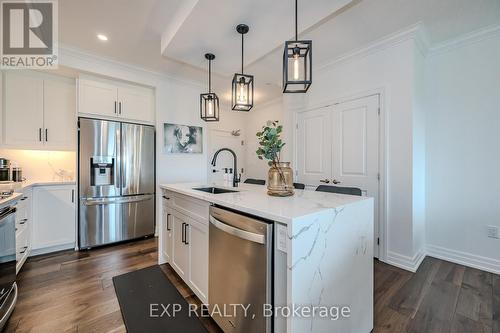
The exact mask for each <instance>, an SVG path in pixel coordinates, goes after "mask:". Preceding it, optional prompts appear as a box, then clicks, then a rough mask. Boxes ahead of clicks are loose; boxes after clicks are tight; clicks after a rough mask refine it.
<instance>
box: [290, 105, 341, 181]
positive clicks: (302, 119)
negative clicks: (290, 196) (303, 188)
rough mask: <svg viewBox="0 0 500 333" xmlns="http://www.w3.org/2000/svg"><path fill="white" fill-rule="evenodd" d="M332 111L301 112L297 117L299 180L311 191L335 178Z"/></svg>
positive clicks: (325, 109)
mask: <svg viewBox="0 0 500 333" xmlns="http://www.w3.org/2000/svg"><path fill="white" fill-rule="evenodd" d="M331 117H332V116H331V109H330V108H321V109H317V110H312V111H306V112H301V113H299V114H298V117H297V166H296V169H297V174H298V175H297V180H298V181H300V182H301V183H304V184H306V185H308V186H311V187H316V186H317V185H318V184H322V183H324V182H326V181H328V179H330V177H331V175H332V143H331V131H332V128H331Z"/></svg>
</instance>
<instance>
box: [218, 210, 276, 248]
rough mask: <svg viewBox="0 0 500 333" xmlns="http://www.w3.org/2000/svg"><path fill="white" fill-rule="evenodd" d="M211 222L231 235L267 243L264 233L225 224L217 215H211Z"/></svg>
mask: <svg viewBox="0 0 500 333" xmlns="http://www.w3.org/2000/svg"><path fill="white" fill-rule="evenodd" d="M210 223H212V225H213V226H214V227H216V228H218V229H220V230H222V231H224V232H226V233H228V234H230V235H233V236H236V237H238V238H242V239H246V240H247V241H250V242H254V243H259V244H265V243H266V238H265V237H264V235H259V234H256V233H253V232H250V231H246V230H242V229H238V228H235V227H232V226H230V225H227V224H225V223H224V222H222V221H219V220H217V219H216V218H215V217H213V216H212V215H210Z"/></svg>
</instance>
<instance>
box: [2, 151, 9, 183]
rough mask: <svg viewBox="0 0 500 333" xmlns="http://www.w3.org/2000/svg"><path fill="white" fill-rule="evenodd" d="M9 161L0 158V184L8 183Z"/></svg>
mask: <svg viewBox="0 0 500 333" xmlns="http://www.w3.org/2000/svg"><path fill="white" fill-rule="evenodd" d="M10 181H11V179H10V161H9V160H8V159H6V158H3V157H0V182H2V183H4V182H10Z"/></svg>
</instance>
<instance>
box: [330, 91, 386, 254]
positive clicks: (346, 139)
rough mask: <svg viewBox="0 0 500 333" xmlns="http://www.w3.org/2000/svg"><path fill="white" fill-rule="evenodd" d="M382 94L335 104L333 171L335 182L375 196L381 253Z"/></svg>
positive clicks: (375, 225)
mask: <svg viewBox="0 0 500 333" xmlns="http://www.w3.org/2000/svg"><path fill="white" fill-rule="evenodd" d="M378 110H379V95H373V96H368V97H364V98H359V99H356V100H352V101H349V102H345V103H340V104H336V105H335V106H334V107H333V113H332V114H333V122H332V126H331V127H332V143H333V156H332V165H333V173H332V179H331V183H333V184H337V186H346V187H357V188H360V189H361V191H362V193H363V195H364V196H370V197H373V198H374V201H375V202H374V206H375V212H374V217H375V221H374V235H375V240H374V244H375V245H374V246H375V248H374V250H375V251H374V254H375V257H378V253H379V251H378V248H379V246H378V242H377V239H378V237H379V234H378V223H379V111H378Z"/></svg>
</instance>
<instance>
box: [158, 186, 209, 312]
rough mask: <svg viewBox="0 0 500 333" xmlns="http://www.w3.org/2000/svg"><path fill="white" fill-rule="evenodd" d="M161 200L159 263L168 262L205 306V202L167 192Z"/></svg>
mask: <svg viewBox="0 0 500 333" xmlns="http://www.w3.org/2000/svg"><path fill="white" fill-rule="evenodd" d="M163 198H164V199H163V221H162V226H161V229H162V230H161V236H162V239H161V242H160V243H161V255H162V257H163V260H162V262H169V263H170V265H171V266H172V268H173V269H174V270H175V271H176V272H177V274H179V276H180V277H181V278H182V279H183V280H184V282H186V284H187V285H188V286H189V287H190V288H191V289H192V290H193V292H194V293H195V294H196V296H198V298H199V299H200V300H201V301H202V302H203V303H208V207H209V203H207V202H204V201H201V200H196V199H192V198H189V199H187V200H186V197H185V196H183V195H180V194H174V193H171V192H166V193H165V195H164V196H163ZM167 198H168V199H167ZM203 212H206V214H204V213H203ZM203 215H204V216H205V218H202V217H201V216H203Z"/></svg>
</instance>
